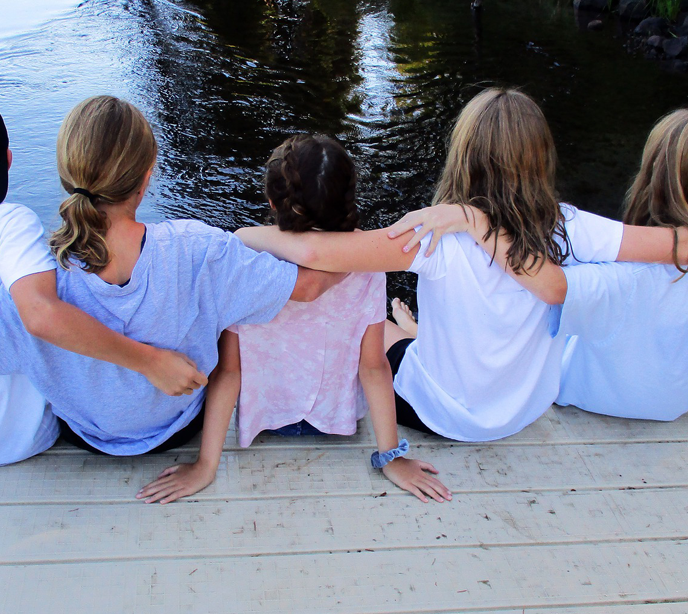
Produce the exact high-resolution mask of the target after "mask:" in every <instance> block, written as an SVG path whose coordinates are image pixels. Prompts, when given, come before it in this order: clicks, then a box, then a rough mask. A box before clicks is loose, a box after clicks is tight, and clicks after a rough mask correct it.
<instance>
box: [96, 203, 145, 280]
mask: <svg viewBox="0 0 688 614" xmlns="http://www.w3.org/2000/svg"><path fill="white" fill-rule="evenodd" d="M137 206H138V203H135V204H134V203H133V202H131V203H130V202H125V203H118V204H114V205H102V206H99V207H98V209H99V210H101V211H103V212H104V213H105V214H106V215H107V218H108V223H109V227H108V231H107V234H106V235H105V241H106V243H107V246H108V250H109V252H110V262H109V263H108V265H107V266H106V267H105V268H104V269H103V270H102V271H101V272H100V273H98V277H100V278H101V279H102V280H103V281H106V282H107V283H109V284H124V283H126V282H128V281H129V280H130V279H131V274H132V272H133V270H134V267H135V266H136V263H137V261H138V259H139V256H140V255H141V242H142V241H143V234H144V232H145V231H146V226H145V224H142V223H140V222H137V221H136V207H137Z"/></svg>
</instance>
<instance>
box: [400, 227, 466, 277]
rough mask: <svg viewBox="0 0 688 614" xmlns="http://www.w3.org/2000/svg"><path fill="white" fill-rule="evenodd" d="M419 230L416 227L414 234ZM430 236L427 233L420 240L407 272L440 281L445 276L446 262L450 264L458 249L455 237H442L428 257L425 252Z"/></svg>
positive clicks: (430, 234)
mask: <svg viewBox="0 0 688 614" xmlns="http://www.w3.org/2000/svg"><path fill="white" fill-rule="evenodd" d="M420 228H421V227H420V226H418V227H417V228H416V232H418V231H419V230H420ZM432 234H433V233H431V232H429V233H428V234H427V235H425V236H424V237H423V238H422V239H421V241H420V249H419V250H418V253H417V254H416V257H415V258H414V259H413V262H412V263H411V266H410V267H409V269H408V270H409V271H410V272H411V273H416V274H417V275H420V276H421V277H426V278H428V279H441V278H442V277H444V276H445V275H446V274H447V262H451V260H452V258H453V256H454V254H455V252H456V250H457V248H458V243H457V236H456V235H453V234H449V235H444V236H443V237H442V238H441V239H440V241H439V243H438V244H437V247H436V248H435V251H434V252H433V253H432V255H431V256H429V257H428V256H426V255H425V252H427V251H428V247H429V246H430V241H431V240H432Z"/></svg>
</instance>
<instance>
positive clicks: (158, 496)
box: [136, 330, 241, 503]
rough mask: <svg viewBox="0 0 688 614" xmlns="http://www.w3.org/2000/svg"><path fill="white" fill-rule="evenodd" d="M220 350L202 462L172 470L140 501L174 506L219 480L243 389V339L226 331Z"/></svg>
mask: <svg viewBox="0 0 688 614" xmlns="http://www.w3.org/2000/svg"><path fill="white" fill-rule="evenodd" d="M218 349H219V354H220V360H219V362H218V364H217V367H215V370H214V371H213V372H212V373H211V374H210V383H209V384H208V395H207V397H206V400H205V416H204V418H203V435H202V437H201V450H200V452H199V454H198V460H197V461H196V462H195V463H193V464H181V465H174V466H173V467H168V468H167V469H165V470H164V471H163V472H162V473H161V474H160V475H159V476H158V478H157V479H156V480H155V481H154V482H151V483H150V484H148V485H147V486H144V487H143V488H142V489H141V490H140V491H139V492H138V493H137V495H136V498H137V499H145V502H146V503H155V502H156V501H160V503H171V502H172V501H176V500H177V499H180V498H181V497H188V496H189V495H193V494H195V493H197V492H198V491H199V490H203V489H204V488H205V487H206V486H208V485H209V484H211V483H212V482H213V480H214V479H215V474H216V473H217V468H218V466H219V465H220V458H221V457H222V447H223V445H224V443H225V438H226V437H227V429H228V428H229V422H230V420H231V419H232V413H233V412H234V406H235V405H236V402H237V398H238V397H239V391H240V390H241V360H240V355H239V336H238V335H237V334H236V333H231V332H229V331H227V330H226V331H224V332H223V333H222V335H221V336H220V341H219V348H218Z"/></svg>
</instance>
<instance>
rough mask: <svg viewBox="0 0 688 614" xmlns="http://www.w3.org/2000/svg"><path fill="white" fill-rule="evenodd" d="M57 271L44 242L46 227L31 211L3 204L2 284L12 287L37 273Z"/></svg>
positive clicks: (0, 234)
mask: <svg viewBox="0 0 688 614" xmlns="http://www.w3.org/2000/svg"><path fill="white" fill-rule="evenodd" d="M56 267H57V265H56V263H55V260H54V258H53V257H52V256H51V255H50V252H49V251H48V247H47V245H46V244H45V241H44V239H43V226H42V225H41V222H40V220H39V219H38V216H37V215H36V214H35V213H34V212H33V211H31V209H29V208H28V207H24V206H23V205H13V204H10V203H2V204H0V281H1V282H2V285H3V286H4V287H5V288H6V289H7V290H9V289H10V287H11V286H12V284H13V283H14V282H15V281H17V280H18V279H21V278H22V277H26V276H27V275H33V274H34V273H43V272H44V271H51V270H53V269H55V268H56Z"/></svg>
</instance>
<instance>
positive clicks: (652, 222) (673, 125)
mask: <svg viewBox="0 0 688 614" xmlns="http://www.w3.org/2000/svg"><path fill="white" fill-rule="evenodd" d="M624 222H625V223H626V224H635V225H641V226H685V225H688V109H679V110H678V111H674V112H673V113H670V114H669V115H667V116H666V117H663V118H662V119H661V120H660V121H659V122H657V124H656V125H655V127H654V128H653V129H652V131H651V132H650V136H648V138H647V142H646V143H645V149H644V150H643V159H642V162H641V164H640V170H639V171H638V174H637V175H636V177H635V180H634V181H633V185H632V186H631V188H630V190H629V191H628V193H627V194H626V202H625V211H624Z"/></svg>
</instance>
